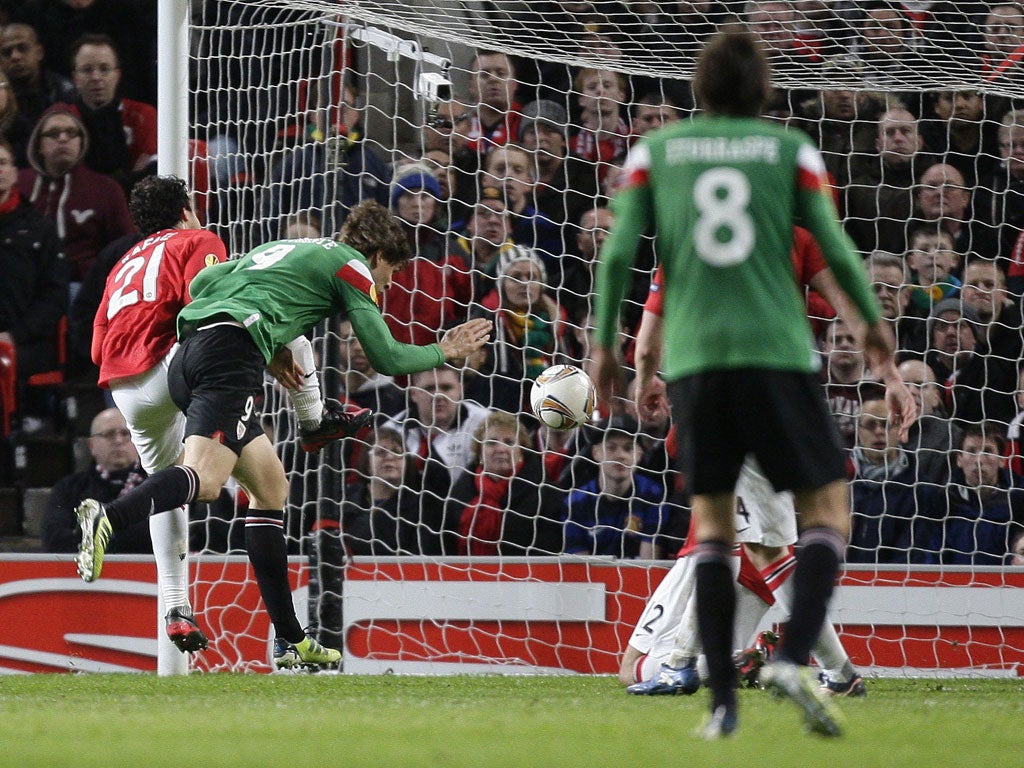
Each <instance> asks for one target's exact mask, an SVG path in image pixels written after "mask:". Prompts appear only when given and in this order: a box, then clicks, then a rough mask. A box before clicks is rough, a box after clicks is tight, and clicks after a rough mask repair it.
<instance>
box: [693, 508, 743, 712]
mask: <svg viewBox="0 0 1024 768" xmlns="http://www.w3.org/2000/svg"><path fill="white" fill-rule="evenodd" d="M734 505H735V499H734V497H733V495H732V494H731V493H717V494H700V495H697V496H694V497H693V515H694V517H695V519H696V521H697V524H696V533H697V542H698V543H697V547H696V549H695V550H694V553H693V558H694V560H695V562H696V569H697V577H696V584H697V587H696V588H697V626H698V627H699V629H700V643H701V647H703V649H704V657H705V659H706V661H707V665H708V685H709V687H710V688H711V711H712V713H713V714H717V713H718V711H719V710H720V709H722V708H724V710H725V711H727V712H733V713H734V712H735V709H736V670H735V667H734V666H733V663H732V650H733V623H734V620H735V611H736V586H735V585H736V582H735V578H734V576H733V566H732V558H733V554H732V539H733V537H734V536H735V529H734V519H733V509H734Z"/></svg>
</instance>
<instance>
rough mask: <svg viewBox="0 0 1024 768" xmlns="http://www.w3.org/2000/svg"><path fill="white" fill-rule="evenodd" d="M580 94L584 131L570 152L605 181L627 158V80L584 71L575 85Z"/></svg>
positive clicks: (615, 74) (612, 74)
mask: <svg viewBox="0 0 1024 768" xmlns="http://www.w3.org/2000/svg"><path fill="white" fill-rule="evenodd" d="M573 87H574V89H575V91H576V93H578V94H579V97H578V98H579V110H580V112H579V115H580V124H581V128H580V130H579V131H578V132H577V133H576V135H575V136H573V137H572V140H571V142H570V145H569V151H570V152H571V153H572V155H573V156H574V157H578V158H580V159H581V160H586V161H587V162H590V163H595V164H596V165H597V178H598V180H599V181H604V177H605V175H607V173H608V168H609V167H610V166H612V165H617V164H619V163H621V162H622V160H623V159H624V158H625V157H626V151H627V150H628V149H629V141H630V130H629V126H628V125H627V124H626V121H625V119H623V117H622V105H623V104H624V103H625V101H626V80H625V78H624V77H623V76H622V75H621V74H620V73H618V72H613V71H612V70H609V69H590V68H587V69H581V70H580V71H579V74H577V75H576V80H575V82H574V84H573Z"/></svg>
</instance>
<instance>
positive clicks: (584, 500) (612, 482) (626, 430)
mask: <svg viewBox="0 0 1024 768" xmlns="http://www.w3.org/2000/svg"><path fill="white" fill-rule="evenodd" d="M588 431H590V432H591V433H592V438H591V439H592V447H591V454H592V457H593V461H594V463H595V464H596V465H597V475H596V476H595V477H594V478H593V479H591V480H589V481H587V482H586V483H584V484H583V485H581V486H579V487H578V488H576V489H575V490H573V491H572V492H571V493H570V494H569V495H568V496H567V497H566V499H565V510H564V513H563V515H564V517H563V519H564V521H565V552H566V553H568V554H580V555H611V556H612V557H619V558H641V559H644V560H648V559H656V558H659V557H661V556H662V555H663V554H664V553H663V552H661V548H660V547H659V546H658V544H657V535H658V533H659V531H660V530H661V528H662V525H663V524H665V523H667V522H668V512H667V510H666V509H665V508H664V506H663V501H664V497H665V489H664V487H663V486H662V485H661V484H660V483H658V482H657V481H655V480H653V479H652V478H650V477H647V476H646V475H643V474H641V473H640V472H639V471H638V470H637V466H638V465H639V464H640V460H641V458H642V454H643V452H642V450H641V448H640V445H639V443H638V442H637V432H638V431H639V427H638V425H637V423H636V421H634V420H633V419H632V418H629V417H624V416H613V417H611V418H609V419H607V420H605V421H603V422H601V423H599V424H597V425H595V426H591V427H589V429H588Z"/></svg>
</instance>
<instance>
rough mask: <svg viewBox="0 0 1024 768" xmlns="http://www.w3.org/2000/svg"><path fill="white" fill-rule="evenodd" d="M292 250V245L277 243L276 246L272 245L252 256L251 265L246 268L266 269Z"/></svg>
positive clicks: (293, 246) (293, 247)
mask: <svg viewBox="0 0 1024 768" xmlns="http://www.w3.org/2000/svg"><path fill="white" fill-rule="evenodd" d="M294 250H295V245H294V243H278V244H277V245H272V246H270V247H269V248H267V250H265V251H260V252H259V253H255V254H253V257H252V265H251V266H250V267H248V268H249V269H266V268H267V267H272V266H274V265H275V264H277V262H279V261H280V260H281V259H283V258H284V257H285V256H287V255H288V254H289V253H291V252H292V251H294Z"/></svg>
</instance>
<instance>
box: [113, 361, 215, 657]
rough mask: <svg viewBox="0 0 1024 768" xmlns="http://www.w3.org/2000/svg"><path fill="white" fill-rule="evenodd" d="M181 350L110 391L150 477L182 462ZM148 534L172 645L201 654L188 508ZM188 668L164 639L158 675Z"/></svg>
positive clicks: (159, 517) (168, 515)
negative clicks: (173, 364)
mask: <svg viewBox="0 0 1024 768" xmlns="http://www.w3.org/2000/svg"><path fill="white" fill-rule="evenodd" d="M176 350H177V346H175V348H174V349H172V350H171V351H170V352H169V353H168V354H167V356H166V357H165V358H164V359H163V360H162V361H161V362H160V363H158V364H157V365H156V366H154V367H153V368H151V369H150V370H149V371H148V372H146V373H145V374H143V375H142V376H139V377H136V378H135V379H133V380H132V381H131V382H128V383H127V384H126V385H121V386H118V385H115V386H114V387H112V388H111V395H112V396H113V399H114V402H115V403H116V404H117V407H118V409H120V411H121V412H122V413H123V414H124V415H125V419H126V421H127V422H128V428H129V430H130V431H131V433H132V442H133V443H134V444H135V447H136V449H137V450H138V452H139V459H140V461H141V462H142V466H143V468H144V469H145V470H146V473H147V474H150V475H152V474H155V473H156V472H158V471H159V470H161V469H166V468H167V467H170V466H173V465H175V464H178V463H179V462H180V459H181V453H182V441H183V439H184V437H185V415H184V414H183V413H182V412H181V411H180V410H179V409H178V407H177V406H176V405H175V404H174V401H173V400H172V399H171V396H170V393H169V391H168V387H167V368H168V366H169V363H170V360H171V358H172V357H173V355H174V353H175V351H176ZM149 532H150V538H151V539H152V542H153V557H154V559H155V560H156V571H157V583H158V585H159V589H160V597H161V603H162V606H161V613H162V615H161V618H162V619H163V620H164V626H165V630H166V637H167V639H168V642H170V643H173V644H174V647H175V648H177V650H179V651H181V652H182V653H186V652H194V651H199V650H202V649H204V648H206V647H207V645H208V640H207V638H206V635H205V634H204V633H203V631H202V630H201V629H200V628H199V625H198V624H197V623H196V621H195V618H194V616H193V613H192V605H191V603H190V602H189V599H188V586H189V584H188V512H187V511H186V509H185V507H176V508H175V509H172V510H170V511H169V512H163V513H158V514H155V515H151V516H150V518H149ZM187 670H188V665H187V662H182V661H179V660H178V659H177V658H175V656H174V655H169V654H167V653H165V649H164V639H163V638H161V640H160V649H159V653H158V655H157V672H158V673H159V674H183V673H185V672H187Z"/></svg>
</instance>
